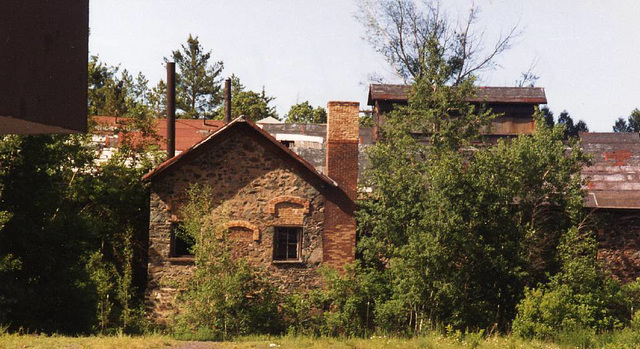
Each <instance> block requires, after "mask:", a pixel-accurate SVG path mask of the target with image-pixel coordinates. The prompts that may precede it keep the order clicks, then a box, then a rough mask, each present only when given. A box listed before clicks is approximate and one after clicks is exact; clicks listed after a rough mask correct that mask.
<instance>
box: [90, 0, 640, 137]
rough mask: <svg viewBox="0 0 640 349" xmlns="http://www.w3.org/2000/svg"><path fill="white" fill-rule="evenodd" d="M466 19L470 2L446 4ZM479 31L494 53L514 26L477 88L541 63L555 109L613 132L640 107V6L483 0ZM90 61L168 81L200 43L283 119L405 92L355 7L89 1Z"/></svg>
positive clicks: (339, 3)
mask: <svg viewBox="0 0 640 349" xmlns="http://www.w3.org/2000/svg"><path fill="white" fill-rule="evenodd" d="M441 3H442V7H443V9H444V11H445V12H446V13H447V15H448V16H450V17H451V18H454V19H456V18H463V17H464V16H465V15H466V11H467V10H468V9H469V7H470V6H471V4H472V2H471V1H469V0H442V1H441ZM473 3H474V4H475V5H476V6H477V7H478V8H479V9H480V15H479V20H478V23H477V24H476V29H477V30H478V31H479V32H483V33H484V38H485V39H484V40H485V45H486V46H491V44H492V43H493V41H495V40H496V39H497V37H498V36H499V35H500V33H501V32H505V31H507V30H508V29H509V28H511V27H512V26H514V25H517V26H518V29H519V31H520V33H521V34H520V35H519V36H518V37H517V39H516V41H515V42H514V45H513V46H512V48H511V49H510V50H509V51H507V52H505V53H504V54H503V55H502V56H500V57H499V59H498V60H497V61H496V62H497V63H498V65H499V66H498V67H497V68H496V69H494V70H492V71H485V72H483V73H482V74H481V76H480V82H479V85H484V86H514V85H515V81H516V80H518V79H519V78H520V74H521V73H522V72H524V71H526V70H527V69H529V67H530V66H531V65H532V64H534V69H533V71H534V73H535V74H536V75H538V76H539V77H540V78H539V80H538V81H537V82H536V86H539V87H544V88H545V92H546V95H547V100H548V107H549V108H550V109H551V110H552V111H553V112H554V113H555V114H556V115H558V114H560V112H561V111H563V110H566V111H568V112H569V114H570V115H571V116H572V117H573V118H574V119H575V120H578V119H581V120H584V121H585V122H586V123H587V125H588V126H589V129H590V130H591V131H598V132H611V126H612V125H613V123H614V121H615V120H616V119H617V118H618V117H625V118H626V117H627V116H628V115H629V114H630V112H631V111H632V110H633V109H634V108H640V35H639V34H640V20H638V15H640V1H636V0H615V1H613V0H612V1H595V0H594V1H592V0H563V1H558V0H475V1H474V2H473ZM89 7H90V16H89V27H90V30H91V34H90V37H89V51H90V54H92V55H98V56H99V57H100V60H101V61H103V62H105V63H107V64H109V65H120V66H121V68H126V69H127V70H129V71H130V72H132V73H133V74H137V73H138V72H139V71H141V72H142V73H143V74H145V75H146V77H147V78H148V79H149V81H150V85H152V86H153V85H155V84H156V83H157V82H158V81H159V80H160V79H166V70H165V68H164V66H163V58H164V57H168V56H169V55H170V54H171V51H172V50H175V49H178V48H179V47H180V45H182V44H184V43H185V42H186V39H187V38H188V36H189V34H192V35H194V36H195V35H197V36H198V37H199V39H200V43H201V45H202V46H203V48H204V49H205V50H211V51H212V59H213V60H215V61H218V60H221V61H223V62H224V70H223V72H222V75H223V76H224V77H229V76H231V74H235V75H236V76H238V77H239V78H240V81H241V82H242V83H243V84H244V85H245V86H246V87H247V88H248V89H251V90H254V91H261V90H262V88H263V87H264V88H265V91H266V93H267V95H271V96H273V97H275V98H276V99H275V100H274V101H273V102H272V104H273V105H275V106H276V110H277V112H278V114H279V115H280V116H283V115H284V114H286V112H287V111H288V110H289V107H290V106H291V105H293V104H295V103H298V102H304V101H309V102H310V103H311V104H312V105H314V106H326V104H327V102H328V101H332V100H343V101H359V102H360V105H361V108H363V109H364V108H366V107H367V105H366V103H367V91H368V85H369V83H370V80H369V77H370V76H371V75H372V74H377V75H379V76H382V77H383V78H385V80H386V81H387V82H389V83H401V82H402V81H401V80H399V79H398V78H397V77H395V76H394V74H393V71H392V70H391V68H390V67H389V66H388V64H387V63H386V62H385V61H384V59H383V58H382V57H381V56H379V55H378V54H377V53H376V52H375V51H374V50H373V49H372V48H371V46H370V45H369V43H368V42H366V41H365V40H364V39H363V37H364V29H363V27H362V25H361V24H360V23H359V22H358V21H357V20H356V19H355V16H356V15H357V11H358V8H357V6H356V4H355V3H354V2H353V1H352V0H234V1H229V0H183V1H175V0H173V1H171V0H91V1H90V4H89Z"/></svg>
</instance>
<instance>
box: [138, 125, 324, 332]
mask: <svg viewBox="0 0 640 349" xmlns="http://www.w3.org/2000/svg"><path fill="white" fill-rule="evenodd" d="M229 131H230V132H235V133H237V134H233V135H232V136H230V137H227V139H226V140H224V141H222V142H220V143H218V144H213V145H209V144H208V143H204V144H202V145H201V146H203V147H205V146H207V147H209V149H206V152H205V153H204V154H202V155H200V156H198V157H196V158H192V159H190V160H189V161H183V164H182V165H180V166H174V167H171V168H169V169H167V170H166V171H164V172H163V173H162V174H160V175H158V176H156V177H154V178H153V179H152V181H151V202H150V208H151V221H150V225H149V269H148V278H149V279H148V286H147V294H146V296H147V302H148V307H149V310H150V312H151V314H152V316H153V317H154V318H155V319H156V321H158V322H162V321H164V320H166V318H167V316H168V315H169V314H170V313H171V312H172V311H174V308H173V303H174V298H175V295H176V294H177V292H179V289H180V287H181V286H180V285H183V284H184V282H185V280H188V278H189V276H190V275H191V273H192V271H193V268H194V266H193V261H192V260H189V258H170V256H169V253H170V236H171V224H172V223H173V222H175V221H176V220H179V219H180V217H179V207H180V203H182V202H184V201H185V197H186V194H185V192H186V190H187V189H188V188H189V186H190V185H191V184H192V183H200V184H208V185H209V186H211V187H212V188H213V195H214V199H215V200H216V202H217V203H218V204H219V205H218V207H216V209H215V210H214V211H215V212H221V210H220V208H221V207H222V206H221V205H220V204H221V203H224V212H226V213H225V214H226V215H228V216H227V217H222V219H224V220H226V221H227V225H228V228H229V233H228V237H229V238H230V239H231V240H232V241H233V249H232V252H233V254H234V255H236V256H242V257H245V258H247V259H248V260H249V261H250V262H251V263H252V264H254V265H256V266H259V267H263V268H265V269H266V271H267V272H268V275H269V277H270V278H271V279H272V280H273V281H274V282H275V283H276V284H277V285H279V287H280V288H281V290H283V291H284V290H292V289H308V288H313V287H317V286H319V283H320V278H319V275H318V273H317V272H316V269H317V267H318V266H319V264H320V262H321V261H322V259H323V255H322V232H323V229H324V220H325V217H324V214H325V197H324V196H323V195H322V194H321V192H320V190H322V187H321V185H320V184H317V183H313V181H310V180H309V178H307V177H309V176H307V177H305V175H302V174H300V173H299V171H298V170H297V169H296V167H294V166H293V165H292V163H291V161H292V159H287V158H286V156H287V155H286V154H284V156H283V154H278V152H277V151H275V152H274V150H273V144H272V145H271V147H269V145H268V144H266V145H265V144H264V142H263V141H262V142H261V141H260V140H259V139H256V135H255V133H252V132H251V131H249V130H246V129H240V128H239V129H238V130H237V131H231V130H229ZM215 212H214V213H213V215H214V216H215V214H216V213H215ZM277 226H299V227H302V229H303V233H302V235H303V237H302V250H301V261H300V262H291V261H284V262H283V261H273V235H274V227H277Z"/></svg>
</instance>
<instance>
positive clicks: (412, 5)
mask: <svg viewBox="0 0 640 349" xmlns="http://www.w3.org/2000/svg"><path fill="white" fill-rule="evenodd" d="M358 5H359V6H358V7H359V14H360V15H359V16H358V19H359V21H360V22H361V23H362V24H363V25H364V27H365V30H366V35H367V36H366V38H367V40H368V41H369V42H370V43H371V45H372V46H373V48H374V49H375V50H376V51H377V52H378V53H380V54H382V55H383V56H384V57H385V59H386V60H387V62H389V64H390V65H391V67H392V68H393V69H394V70H395V72H396V73H397V75H398V76H400V77H401V78H403V79H404V80H405V81H406V82H409V81H418V80H420V79H421V78H422V77H423V76H428V75H429V72H427V71H426V70H427V69H429V67H430V65H429V63H428V61H429V60H431V59H433V57H432V56H434V55H435V56H436V57H437V58H439V59H443V60H445V61H446V62H448V65H449V66H450V67H451V69H450V71H449V72H448V73H449V74H448V76H447V77H446V81H447V82H450V83H453V84H458V83H460V82H462V81H464V80H467V79H469V78H470V77H471V76H473V75H475V74H477V73H479V72H481V71H483V70H488V69H492V68H494V67H495V66H496V63H495V58H496V57H498V56H499V55H500V54H501V53H503V52H505V51H506V50H508V49H509V48H510V47H511V43H512V41H513V39H514V38H515V37H516V36H517V34H518V33H517V28H516V27H512V28H510V29H509V30H508V31H507V34H506V35H501V36H499V37H498V38H497V40H496V41H495V44H494V45H493V47H491V48H490V49H485V47H484V44H483V39H484V38H483V37H482V33H481V32H478V31H477V30H476V29H475V24H476V21H477V16H478V9H477V8H475V7H472V8H471V9H470V10H469V15H468V17H467V18H466V20H465V21H463V22H462V23H461V25H459V26H454V23H455V20H453V19H451V18H449V17H448V16H447V15H446V14H445V13H444V11H443V10H442V9H441V8H440V3H439V2H437V1H422V2H416V1H413V0H361V1H359V2H358ZM434 41H435V42H437V43H438V51H436V52H434V51H433V50H432V49H431V48H429V46H430V45H432V42H434Z"/></svg>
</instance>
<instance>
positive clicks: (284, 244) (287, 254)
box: [273, 227, 302, 261]
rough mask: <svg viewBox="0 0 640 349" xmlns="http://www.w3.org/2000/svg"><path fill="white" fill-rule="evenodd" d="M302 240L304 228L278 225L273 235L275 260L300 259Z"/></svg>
mask: <svg viewBox="0 0 640 349" xmlns="http://www.w3.org/2000/svg"><path fill="white" fill-rule="evenodd" d="M301 240H302V228H297V227H276V228H275V231H274V237H273V244H274V246H273V260H275V261H288V260H299V259H300V245H301V244H300V242H301Z"/></svg>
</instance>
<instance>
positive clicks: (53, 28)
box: [0, 0, 89, 134]
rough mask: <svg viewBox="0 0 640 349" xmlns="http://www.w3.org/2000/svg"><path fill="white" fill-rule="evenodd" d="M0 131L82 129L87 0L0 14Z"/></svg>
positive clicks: (23, 2) (24, 0) (33, 4)
mask: <svg viewBox="0 0 640 349" xmlns="http://www.w3.org/2000/svg"><path fill="white" fill-rule="evenodd" d="M0 33H2V39H0V133H21V134H33V133H73V132H86V130H87V59H88V58H87V55H88V38H89V1H88V0H75V1H66V0H48V1H40V0H20V1H8V2H3V5H2V9H1V10H0Z"/></svg>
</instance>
